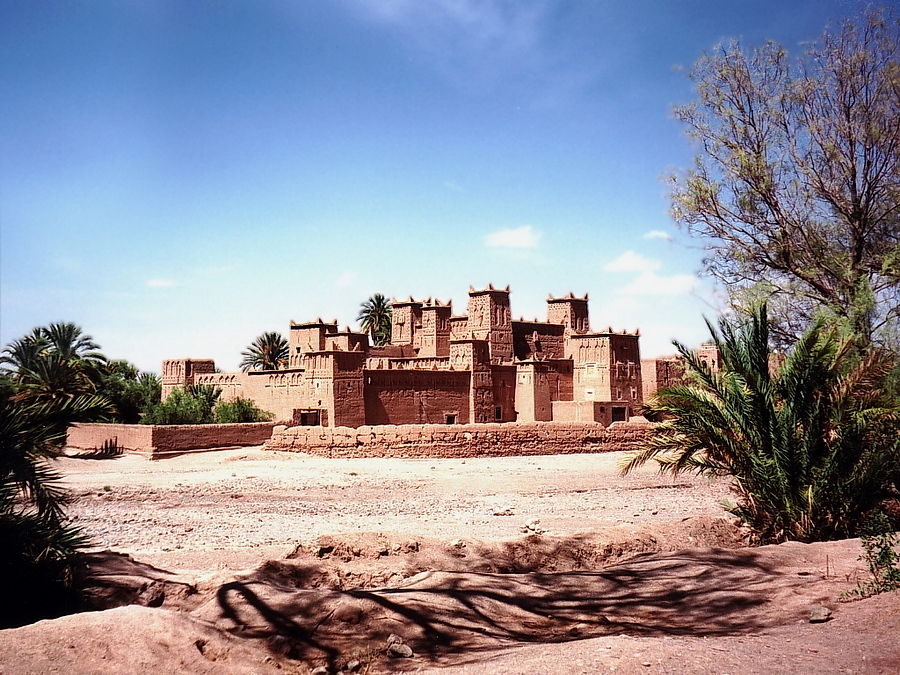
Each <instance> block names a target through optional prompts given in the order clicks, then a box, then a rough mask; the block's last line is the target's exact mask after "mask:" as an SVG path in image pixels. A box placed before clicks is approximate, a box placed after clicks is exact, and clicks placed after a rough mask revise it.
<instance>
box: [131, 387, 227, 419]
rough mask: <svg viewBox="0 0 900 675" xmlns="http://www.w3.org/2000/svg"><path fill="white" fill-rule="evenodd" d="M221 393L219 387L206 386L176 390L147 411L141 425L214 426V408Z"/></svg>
mask: <svg viewBox="0 0 900 675" xmlns="http://www.w3.org/2000/svg"><path fill="white" fill-rule="evenodd" d="M221 393H222V392H221V390H220V389H219V388H218V387H208V386H204V385H200V386H192V387H189V388H188V390H187V391H185V390H184V389H174V390H173V391H172V393H171V394H169V396H168V398H166V400H165V401H162V402H160V403H157V404H156V405H154V406H152V407H151V408H150V409H149V410H148V411H147V413H146V414H145V415H144V416H143V418H142V419H141V424H213V423H214V422H215V418H214V415H213V408H214V407H215V404H216V401H218V399H219V396H220V395H221Z"/></svg>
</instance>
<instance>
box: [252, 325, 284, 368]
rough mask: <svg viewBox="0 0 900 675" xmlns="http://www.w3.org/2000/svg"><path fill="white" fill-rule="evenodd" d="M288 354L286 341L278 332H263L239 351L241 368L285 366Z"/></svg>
mask: <svg viewBox="0 0 900 675" xmlns="http://www.w3.org/2000/svg"><path fill="white" fill-rule="evenodd" d="M289 355H290V349H289V347H288V341H287V340H285V339H284V337H283V336H282V335H281V334H280V333H276V332H270V333H263V334H262V335H259V336H258V337H257V338H256V339H255V340H254V341H253V343H252V344H250V346H248V347H247V349H246V350H244V351H242V352H241V356H243V357H244V358H243V359H242V360H241V370H243V371H245V372H246V371H248V370H278V369H279V368H284V367H286V366H287V363H288V356H289Z"/></svg>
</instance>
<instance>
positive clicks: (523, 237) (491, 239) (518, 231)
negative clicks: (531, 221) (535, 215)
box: [484, 225, 541, 248]
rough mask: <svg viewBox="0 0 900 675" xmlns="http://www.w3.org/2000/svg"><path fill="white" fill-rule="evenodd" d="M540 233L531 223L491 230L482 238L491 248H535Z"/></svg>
mask: <svg viewBox="0 0 900 675" xmlns="http://www.w3.org/2000/svg"><path fill="white" fill-rule="evenodd" d="M540 238H541V233H540V232H538V231H536V230H535V229H534V228H533V227H531V225H523V226H522V227H516V228H512V229H507V230H499V231H498V232H492V233H491V234H489V235H487V236H486V237H485V238H484V243H485V245H486V246H490V247H491V248H537V245H538V241H539V240H540Z"/></svg>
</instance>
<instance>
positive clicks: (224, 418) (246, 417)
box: [215, 398, 274, 424]
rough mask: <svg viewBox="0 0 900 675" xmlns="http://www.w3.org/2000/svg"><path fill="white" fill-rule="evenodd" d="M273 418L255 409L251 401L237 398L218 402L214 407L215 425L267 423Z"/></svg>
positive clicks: (263, 411) (270, 414) (269, 414)
mask: <svg viewBox="0 0 900 675" xmlns="http://www.w3.org/2000/svg"><path fill="white" fill-rule="evenodd" d="M273 417H274V415H272V413H268V412H266V411H265V410H262V409H260V408H257V407H256V404H255V403H254V402H253V401H251V400H249V399H246V398H238V399H235V400H233V401H219V403H218V404H217V405H216V407H215V420H216V423H217V424H240V423H243V422H268V421H270V420H271V419H272V418H273Z"/></svg>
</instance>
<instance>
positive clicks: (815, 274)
mask: <svg viewBox="0 0 900 675" xmlns="http://www.w3.org/2000/svg"><path fill="white" fill-rule="evenodd" d="M898 27H900V22H898V21H897V19H896V18H894V16H893V15H892V14H891V13H890V12H873V13H870V14H869V15H868V16H866V17H865V20H864V21H861V22H859V23H858V24H854V23H852V22H850V21H847V22H845V23H844V24H843V25H842V26H840V29H839V30H837V31H834V32H826V33H825V34H823V36H822V38H821V40H820V41H819V42H818V43H815V44H811V45H809V46H808V47H807V50H806V53H805V54H804V55H802V56H801V57H800V58H798V59H792V58H790V57H789V55H788V53H787V51H786V50H785V48H784V47H782V46H781V45H778V44H775V43H773V42H769V43H767V44H765V45H762V46H760V47H758V48H755V49H752V50H745V49H744V48H743V47H742V46H741V45H740V44H739V43H738V42H737V41H736V40H732V41H728V42H725V43H723V44H720V45H718V46H717V47H716V48H715V49H713V50H712V51H711V52H710V53H709V54H705V55H704V56H703V57H701V58H700V59H699V60H698V62H697V63H696V65H695V67H694V69H693V71H692V72H691V79H692V80H693V81H694V83H695V85H696V87H697V100H696V101H695V102H693V103H691V104H689V105H684V106H678V107H677V108H676V109H675V115H676V117H677V118H678V119H679V120H681V121H682V122H684V123H685V125H686V126H687V129H688V133H689V135H690V136H691V138H692V139H693V140H694V141H695V142H696V144H697V147H698V149H699V153H698V155H697V158H696V161H695V165H694V166H693V167H692V168H691V169H690V170H687V171H684V172H682V173H681V174H679V175H674V176H672V177H671V178H670V185H671V188H672V214H673V216H674V217H675V219H676V220H677V221H678V222H679V224H681V225H682V226H684V227H685V228H686V229H687V230H688V231H689V232H690V233H691V234H695V235H697V236H699V237H701V238H703V239H704V242H705V244H704V245H705V247H706V249H707V251H708V252H709V256H708V257H707V259H706V260H705V264H706V266H707V270H708V271H709V272H710V274H712V275H713V276H714V277H716V278H717V279H719V280H720V281H722V282H723V283H724V284H725V285H726V287H727V289H728V293H729V296H730V298H731V301H732V305H733V306H734V307H736V308H737V309H738V310H740V311H750V309H751V308H752V307H753V306H754V304H755V302H756V301H758V300H766V301H768V303H769V308H770V313H771V315H772V316H773V318H774V319H775V323H774V328H775V329H776V331H775V337H776V338H777V339H779V340H781V341H782V343H783V344H786V345H789V344H792V343H793V341H794V340H796V339H797V337H798V336H799V335H800V334H801V333H802V332H803V327H804V326H806V325H808V324H809V322H810V321H811V320H813V319H814V318H815V317H816V316H817V315H819V314H822V313H824V314H825V315H826V316H827V319H828V320H829V321H833V322H839V323H842V324H843V325H844V326H845V328H846V329H847V330H848V332H850V333H852V334H854V335H855V336H856V337H857V341H858V344H859V345H860V346H862V347H863V348H867V347H868V345H869V343H870V342H873V341H874V342H875V343H876V344H881V345H889V346H890V345H893V346H894V347H900V333H898V332H897V326H898V325H900V238H898V236H897V232H898V226H900V222H898V213H900V151H898V148H900V125H898V124H897V110H900V87H898V86H897V71H898V68H897V63H898V58H900V39H898V34H900V33H898Z"/></svg>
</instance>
